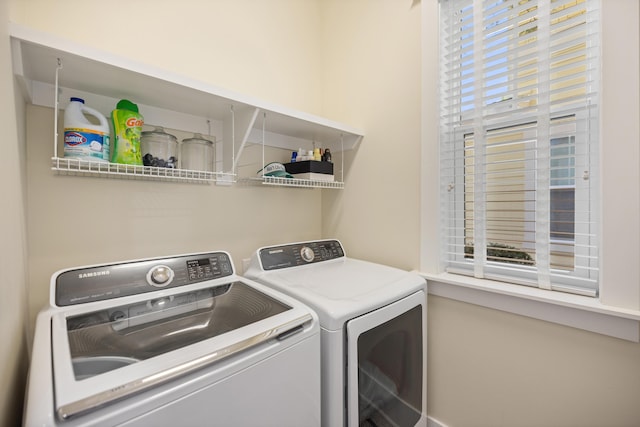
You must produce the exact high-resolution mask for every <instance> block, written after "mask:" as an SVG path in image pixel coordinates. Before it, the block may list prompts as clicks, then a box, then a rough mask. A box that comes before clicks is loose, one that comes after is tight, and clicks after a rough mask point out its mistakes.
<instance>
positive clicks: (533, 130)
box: [440, 0, 599, 296]
mask: <svg viewBox="0 0 640 427" xmlns="http://www.w3.org/2000/svg"><path fill="white" fill-rule="evenodd" d="M597 6H598V4H597V1H596V0H484V1H483V0H441V1H440V14H441V16H440V21H441V30H440V32H441V41H440V45H441V77H440V80H441V96H440V97H441V100H440V101H441V108H440V111H441V119H440V122H441V131H440V144H441V147H440V153H441V154H440V155H441V162H440V163H441V172H440V175H441V186H442V191H441V194H442V196H441V197H442V207H443V212H442V236H443V244H442V260H443V263H444V265H445V267H446V269H447V271H449V272H453V273H460V274H468V275H473V276H475V277H478V278H491V279H494V280H503V281H508V282H512V283H518V284H522V285H530V286H537V287H540V288H543V289H551V290H561V291H567V292H574V293H580V294H584V295H593V296H595V295H597V290H598V270H599V269H598V256H597V255H598V233H597V227H596V224H597V222H596V216H595V215H596V213H597V212H598V209H597V200H598V199H597V189H598V184H597V177H598V170H597V148H598V114H599V111H598V86H597V83H598V81H599V77H598V73H599V68H598V67H599V65H598V56H599V38H598V34H597V27H598V23H597V21H598V8H597Z"/></svg>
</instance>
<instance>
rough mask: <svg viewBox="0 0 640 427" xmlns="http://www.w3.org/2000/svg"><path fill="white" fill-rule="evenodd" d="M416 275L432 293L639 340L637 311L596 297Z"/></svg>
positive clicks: (639, 313)
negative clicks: (605, 303)
mask: <svg viewBox="0 0 640 427" xmlns="http://www.w3.org/2000/svg"><path fill="white" fill-rule="evenodd" d="M418 274H420V275H421V276H422V277H424V278H425V279H426V280H427V284H428V285H427V287H428V290H429V293H430V294H432V295H437V296H441V297H445V298H450V299H454V300H458V301H463V302H467V303H471V304H476V305H480V306H483V307H489V308H492V309H496V310H502V311H506V312H509V313H514V314H519V315H522V316H528V317H532V318H535V319H539V320H545V321H547V322H553V323H558V324H560V325H565V326H571V327H574V328H579V329H584V330H587V331H591V332H596V333H599V334H604V335H608V336H611V337H616V338H621V339H625V340H629V341H633V342H640V311H636V310H627V309H621V308H616V307H611V306H606V305H603V304H602V303H600V301H599V300H598V299H597V298H591V297H585V296H580V295H572V294H565V293H562V292H553V291H546V290H542V289H537V288H531V287H527V286H519V285H511V284H508V283H502V282H496V281H492V280H486V279H476V278H473V277H467V276H460V275H456V274H449V273H442V274H429V273H420V272H418Z"/></svg>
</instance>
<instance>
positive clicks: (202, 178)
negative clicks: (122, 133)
mask: <svg viewBox="0 0 640 427" xmlns="http://www.w3.org/2000/svg"><path fill="white" fill-rule="evenodd" d="M51 163H52V165H51V169H52V170H54V171H56V172H57V173H58V174H60V175H76V176H103V177H106V176H113V177H116V178H122V179H144V180H155V181H180V182H190V183H201V184H208V183H211V182H216V181H224V182H233V181H235V176H234V175H232V174H228V173H221V172H205V171H194V170H187V169H172V168H158V167H153V166H136V165H124V164H120V163H107V162H92V161H90V160H82V159H76V158H72V157H70V158H61V157H52V158H51Z"/></svg>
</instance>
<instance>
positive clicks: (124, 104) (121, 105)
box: [116, 99, 138, 113]
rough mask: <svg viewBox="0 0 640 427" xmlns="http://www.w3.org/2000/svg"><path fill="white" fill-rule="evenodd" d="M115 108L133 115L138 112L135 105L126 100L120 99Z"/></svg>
mask: <svg viewBox="0 0 640 427" xmlns="http://www.w3.org/2000/svg"><path fill="white" fill-rule="evenodd" d="M116 108H117V109H118V110H129V111H133V112H134V113H137V112H138V106H137V105H136V104H134V103H133V102H131V101H129V100H128V99H121V100H120V101H119V102H118V105H116Z"/></svg>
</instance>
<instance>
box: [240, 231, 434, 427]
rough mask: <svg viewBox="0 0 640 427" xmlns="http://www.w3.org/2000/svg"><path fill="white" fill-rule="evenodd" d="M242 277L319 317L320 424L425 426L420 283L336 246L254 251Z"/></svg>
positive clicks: (407, 274)
mask: <svg viewBox="0 0 640 427" xmlns="http://www.w3.org/2000/svg"><path fill="white" fill-rule="evenodd" d="M245 275H246V276H247V277H250V278H253V279H255V280H256V281H258V282H261V283H264V284H266V285H267V286H270V287H272V288H274V289H277V290H279V291H281V292H283V293H286V294H288V295H291V296H292V297H294V298H296V299H298V300H300V301H302V302H304V303H305V304H307V305H308V306H309V307H311V308H312V309H313V310H314V311H316V313H317V314H318V316H319V318H320V326H321V336H322V344H321V347H322V425H323V426H326V427H336V426H348V427H354V426H363V427H364V426H377V427H381V426H399V427H414V426H426V425H427V419H426V384H427V383H426V368H427V365H426V322H427V320H426V319H427V305H426V304H427V292H426V281H425V280H424V279H423V278H422V277H420V276H419V275H417V274H413V273H410V272H407V271H403V270H399V269H396V268H392V267H389V266H385V265H380V264H375V263H371V262H366V261H362V260H357V259H353V258H348V257H347V256H346V254H345V251H344V249H343V247H342V244H341V243H340V242H339V241H337V240H323V241H310V242H299V243H290V244H284V245H278V246H269V247H263V248H260V249H258V250H257V251H256V252H255V253H254V254H253V256H252V259H251V262H250V265H249V268H248V269H247V271H246V272H245Z"/></svg>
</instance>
